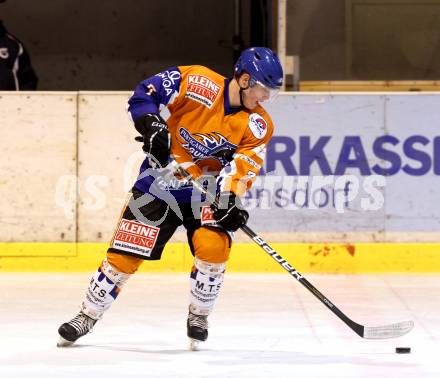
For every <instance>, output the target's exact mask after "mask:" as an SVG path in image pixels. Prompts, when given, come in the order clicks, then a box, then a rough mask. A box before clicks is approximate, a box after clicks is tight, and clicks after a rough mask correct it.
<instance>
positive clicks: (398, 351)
mask: <svg viewBox="0 0 440 378" xmlns="http://www.w3.org/2000/svg"><path fill="white" fill-rule="evenodd" d="M396 353H400V354H402V353H411V348H396Z"/></svg>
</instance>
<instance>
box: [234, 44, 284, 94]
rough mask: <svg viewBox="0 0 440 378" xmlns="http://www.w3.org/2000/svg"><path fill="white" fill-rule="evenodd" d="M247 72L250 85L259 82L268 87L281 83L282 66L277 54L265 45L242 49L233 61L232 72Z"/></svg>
mask: <svg viewBox="0 0 440 378" xmlns="http://www.w3.org/2000/svg"><path fill="white" fill-rule="evenodd" d="M242 72H247V73H248V74H249V75H250V76H251V80H250V86H252V85H253V84H256V83H258V84H260V85H263V86H264V87H267V88H270V89H279V88H280V87H281V86H282V85H283V68H282V67H281V62H280V59H279V58H278V55H277V54H276V53H274V52H273V51H272V50H271V49H268V48H266V47H251V48H248V49H246V50H244V51H243V52H242V53H241V55H240V57H239V58H238V60H237V63H235V66H234V74H235V75H236V76H238V75H240V74H241V73H242Z"/></svg>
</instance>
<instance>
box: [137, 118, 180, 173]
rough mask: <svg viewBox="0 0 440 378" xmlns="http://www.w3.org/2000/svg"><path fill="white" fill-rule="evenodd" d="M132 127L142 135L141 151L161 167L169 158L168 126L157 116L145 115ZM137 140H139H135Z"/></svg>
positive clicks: (169, 140)
mask: <svg viewBox="0 0 440 378" xmlns="http://www.w3.org/2000/svg"><path fill="white" fill-rule="evenodd" d="M134 126H135V127H136V130H137V131H138V132H139V133H140V134H142V141H143V143H144V145H143V146H142V149H143V150H144V152H145V153H146V154H148V155H151V156H152V157H153V158H154V159H155V160H157V162H158V163H159V164H160V165H161V166H162V167H163V166H165V165H167V163H168V158H169V156H170V147H171V136H170V133H169V131H168V126H167V124H166V122H165V121H164V120H163V118H162V117H161V116H160V115H159V114H152V113H150V114H146V115H144V116H142V117H140V118H138V119H137V120H136V121H135V123H134ZM136 140H139V138H136Z"/></svg>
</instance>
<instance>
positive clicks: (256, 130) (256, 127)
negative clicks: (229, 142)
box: [249, 113, 267, 139]
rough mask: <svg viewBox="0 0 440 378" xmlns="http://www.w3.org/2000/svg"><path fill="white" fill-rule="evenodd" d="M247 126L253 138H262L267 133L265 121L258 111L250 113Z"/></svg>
mask: <svg viewBox="0 0 440 378" xmlns="http://www.w3.org/2000/svg"><path fill="white" fill-rule="evenodd" d="M249 128H250V129H251V131H252V134H254V136H255V138H257V139H263V138H264V137H265V135H266V133H267V122H266V121H265V119H264V118H263V117H262V116H261V115H259V114H258V113H252V114H251V115H250V116H249Z"/></svg>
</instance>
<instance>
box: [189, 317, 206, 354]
mask: <svg viewBox="0 0 440 378" xmlns="http://www.w3.org/2000/svg"><path fill="white" fill-rule="evenodd" d="M186 326H187V335H188V337H189V349H190V350H198V346H199V343H200V342H201V341H206V339H207V338H208V316H206V315H196V314H193V313H192V312H189V313H188V320H187V322H186Z"/></svg>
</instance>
